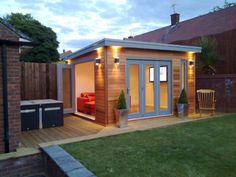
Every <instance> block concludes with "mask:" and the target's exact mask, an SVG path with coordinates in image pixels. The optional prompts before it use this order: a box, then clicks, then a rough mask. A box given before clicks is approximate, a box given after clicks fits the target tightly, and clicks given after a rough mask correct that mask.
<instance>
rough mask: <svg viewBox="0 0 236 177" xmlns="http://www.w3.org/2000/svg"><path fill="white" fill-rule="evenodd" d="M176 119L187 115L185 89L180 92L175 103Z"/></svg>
mask: <svg viewBox="0 0 236 177" xmlns="http://www.w3.org/2000/svg"><path fill="white" fill-rule="evenodd" d="M177 111H178V117H185V116H187V115H188V99H187V94H186V91H185V89H183V90H182V92H181V94H180V97H179V100H178V103H177Z"/></svg>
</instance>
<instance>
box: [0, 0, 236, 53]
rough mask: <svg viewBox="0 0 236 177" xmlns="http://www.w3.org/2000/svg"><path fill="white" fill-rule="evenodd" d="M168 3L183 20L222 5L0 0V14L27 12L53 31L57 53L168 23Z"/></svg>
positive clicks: (175, 0)
mask: <svg viewBox="0 0 236 177" xmlns="http://www.w3.org/2000/svg"><path fill="white" fill-rule="evenodd" d="M228 2H235V1H234V0H232V1H230V0H228ZM172 4H176V8H175V9H176V12H178V13H180V21H183V20H186V19H190V18H193V17H196V16H199V15H203V14H205V13H208V12H210V11H211V10H212V9H213V7H215V6H222V5H223V4H224V0H166V1H163V0H0V16H1V17H3V16H6V15H7V14H10V13H11V12H14V13H16V12H21V13H24V14H26V13H30V14H31V15H32V16H33V17H34V18H35V19H37V20H38V21H40V22H41V23H42V24H43V25H45V26H48V27H51V28H52V29H53V31H55V32H56V33H57V38H58V41H59V42H60V46H59V48H58V51H59V52H60V53H61V52H62V49H65V50H72V51H75V50H78V49H80V48H82V47H85V46H86V45H88V44H91V43H92V42H95V41H97V40H100V39H102V38H114V39H123V37H128V36H130V35H137V34H141V33H144V32H147V31H150V30H154V29H157V28H160V27H163V26H167V25H170V14H172V13H173V8H172V7H171V5H172Z"/></svg>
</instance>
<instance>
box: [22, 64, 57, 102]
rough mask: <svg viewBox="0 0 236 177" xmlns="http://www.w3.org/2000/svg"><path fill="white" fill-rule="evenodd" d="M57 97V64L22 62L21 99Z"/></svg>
mask: <svg viewBox="0 0 236 177" xmlns="http://www.w3.org/2000/svg"><path fill="white" fill-rule="evenodd" d="M33 99H57V65H56V64H47V63H29V62H28V63H26V62H22V63H21V100H33Z"/></svg>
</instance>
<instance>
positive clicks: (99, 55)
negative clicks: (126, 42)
mask: <svg viewBox="0 0 236 177" xmlns="http://www.w3.org/2000/svg"><path fill="white" fill-rule="evenodd" d="M96 51H97V58H102V51H103V48H102V47H99V48H97V49H96Z"/></svg>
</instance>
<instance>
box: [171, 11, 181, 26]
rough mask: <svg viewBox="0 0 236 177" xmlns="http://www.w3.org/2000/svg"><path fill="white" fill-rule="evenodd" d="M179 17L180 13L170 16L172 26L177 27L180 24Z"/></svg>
mask: <svg viewBox="0 0 236 177" xmlns="http://www.w3.org/2000/svg"><path fill="white" fill-rule="evenodd" d="M179 16H180V14H178V13H174V14H172V15H170V17H171V26H174V25H177V24H178V23H179Z"/></svg>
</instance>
